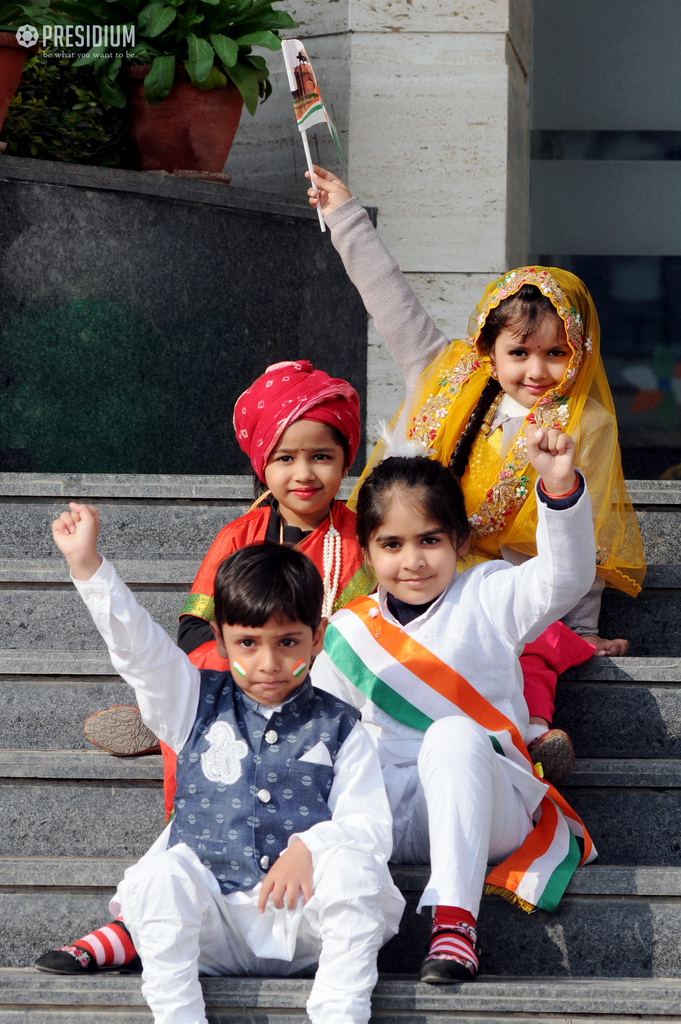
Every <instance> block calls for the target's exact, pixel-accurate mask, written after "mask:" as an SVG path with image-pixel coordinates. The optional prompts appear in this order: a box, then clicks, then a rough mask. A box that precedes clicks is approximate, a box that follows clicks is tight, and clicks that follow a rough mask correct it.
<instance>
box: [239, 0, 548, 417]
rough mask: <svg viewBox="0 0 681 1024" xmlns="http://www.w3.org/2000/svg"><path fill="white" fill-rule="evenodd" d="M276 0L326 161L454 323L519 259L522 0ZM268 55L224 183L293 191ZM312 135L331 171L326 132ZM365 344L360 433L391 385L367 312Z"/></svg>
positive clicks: (299, 185)
mask: <svg viewBox="0 0 681 1024" xmlns="http://www.w3.org/2000/svg"><path fill="white" fill-rule="evenodd" d="M288 9H289V10H290V11H291V13H292V14H293V16H294V17H295V18H296V20H297V21H298V22H299V23H300V27H299V28H298V29H297V30H296V35H298V36H299V37H300V38H301V39H303V40H304V41H305V43H306V45H307V47H308V52H309V54H310V57H311V59H312V62H313V65H314V67H315V71H316V72H317V76H318V79H319V83H320V87H321V89H322V92H323V94H324V98H325V102H326V103H327V106H328V107H329V109H330V110H331V111H332V114H333V116H334V119H335V121H336V124H337V126H338V128H339V132H340V136H341V142H342V145H343V166H342V167H341V168H340V171H341V174H342V175H344V176H345V177H346V180H347V181H348V183H349V185H350V187H351V188H352V190H353V192H354V193H355V195H356V196H357V197H358V198H359V199H360V201H361V202H362V203H364V204H365V205H369V206H377V207H378V210H379V218H378V226H379V231H380V233H381V236H382V237H383V239H384V241H385V243H386V245H387V246H388V248H389V249H390V251H391V252H392V254H393V255H394V256H395V258H396V259H397V260H398V262H399V264H400V266H401V267H402V269H403V271H404V272H405V273H406V274H407V277H408V278H409V280H410V282H411V284H412V285H413V287H414V289H415V290H416V292H417V294H418V295H419V297H420V298H421V300H422V301H423V303H424V305H425V307H426V309H427V310H428V311H429V312H430V313H431V315H432V316H433V317H434V319H435V320H436V322H437V323H438V325H439V326H441V327H442V329H443V330H444V331H445V332H446V333H447V334H448V335H450V336H451V337H461V336H465V334H466V331H467V322H468V316H469V314H470V312H471V310H472V308H473V306H474V305H475V303H476V302H477V301H478V299H479V298H480V296H481V295H482V292H483V290H484V287H485V284H486V283H487V281H488V280H490V278H492V277H494V276H495V275H496V274H498V273H499V272H501V271H502V270H504V269H506V268H508V267H510V266H517V265H521V264H522V263H523V262H524V260H525V258H526V256H525V254H526V249H527V183H528V167H529V121H528V118H529V113H528V109H529V104H528V100H529V97H528V69H529V55H530V35H531V31H530V26H531V17H530V0H374V2H370V0H293V3H292V4H290V5H289V7H288ZM271 65H272V67H273V68H275V69H278V70H274V71H273V75H272V78H273V85H274V87H275V92H276V95H275V96H273V97H272V98H271V99H270V100H268V101H267V103H266V104H265V105H264V106H263V107H262V108H261V109H259V110H258V112H257V114H256V116H255V118H253V120H252V122H250V123H249V122H248V121H244V122H243V123H242V126H241V128H240V129H239V132H238V133H237V139H236V142H235V146H234V149H233V151H232V154H231V156H230V159H229V161H228V165H227V169H228V170H229V171H230V172H231V173H232V174H233V176H234V183H235V184H238V185H244V186H247V187H257V188H267V189H272V190H275V191H283V192H288V193H289V194H291V193H299V194H304V191H305V182H304V179H303V177H302V175H303V171H304V169H305V168H304V158H303V154H302V147H301V144H300V140H299V139H298V138H297V129H296V127H295V122H294V120H293V113H292V105H291V99H290V95H289V93H288V87H287V84H286V80H285V75H284V72H283V66H282V65H281V58H280V57H279V56H278V55H275V57H274V58H273V59H272V60H271ZM244 118H245V119H247V118H248V114H245V115H244ZM249 121H250V119H249ZM318 138H319V144H320V156H321V157H322V159H323V160H328V161H330V162H331V166H332V168H333V169H334V170H337V169H339V168H338V164H337V160H335V157H334V150H333V147H332V145H331V144H330V140H327V139H325V138H323V137H322V136H321V134H320V135H319V136H318ZM313 151H314V146H313ZM368 344H369V348H368V377H369V379H368V391H369V398H368V403H369V405H368V409H367V428H368V433H369V435H370V436H371V428H372V424H373V423H374V422H375V421H376V420H377V419H379V418H381V417H386V416H389V415H390V414H392V413H393V412H394V411H395V409H396V408H397V406H398V404H399V402H400V400H401V397H402V395H403V392H404V389H403V386H402V381H401V377H400V375H399V374H398V373H397V371H396V369H395V367H394V366H393V364H392V361H391V359H390V357H389V356H388V354H387V352H386V350H385V348H384V346H383V344H382V342H381V340H380V338H378V336H377V335H376V334H375V332H374V331H373V330H372V327H371V324H370V327H369V340H368Z"/></svg>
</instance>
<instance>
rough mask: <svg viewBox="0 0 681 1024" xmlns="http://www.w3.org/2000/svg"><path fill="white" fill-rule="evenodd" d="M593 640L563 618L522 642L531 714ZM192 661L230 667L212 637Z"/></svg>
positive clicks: (549, 704)
mask: <svg viewBox="0 0 681 1024" xmlns="http://www.w3.org/2000/svg"><path fill="white" fill-rule="evenodd" d="M594 650H595V647H594V646H593V644H590V643H587V641H586V640H582V638H581V636H577V634H576V633H573V632H572V630H571V629H568V627H567V626H565V625H563V623H562V622H554V623H553V625H552V626H549V628H548V629H545V630H544V632H543V633H542V635H541V636H540V637H539V639H538V640H534V641H533V642H532V643H531V644H526V645H525V650H524V651H523V653H522V654H521V656H520V667H521V668H522V670H523V679H524V682H525V700H526V701H527V707H528V709H529V712H530V718H532V717H536V718H545V719H546V721H547V722H549V723H550V722H551V719H552V718H553V701H554V697H555V695H556V681H557V679H558V676H559V675H560V673H561V672H565V671H566V669H568V668H572V666H573V665H581V664H582V662H583V661H587V660H588V659H589V658H590V657H591V655H592V654H593V652H594ZM189 660H190V661H191V663H192V665H196V667H197V668H214V669H217V670H218V671H220V672H226V671H228V669H229V662H228V661H226V660H225V659H224V658H221V657H220V655H219V654H218V651H217V647H216V646H215V641H214V640H210V641H208V642H207V643H205V644H202V645H201V646H200V647H197V648H196V650H195V651H192V653H191V654H190V655H189ZM161 751H162V752H163V793H164V798H165V810H166V816H167V815H169V814H170V812H171V811H172V809H173V800H174V799H175V788H176V786H175V762H176V760H177V758H176V755H175V752H174V751H173V750H171V749H170V747H167V746H166V744H165V743H161Z"/></svg>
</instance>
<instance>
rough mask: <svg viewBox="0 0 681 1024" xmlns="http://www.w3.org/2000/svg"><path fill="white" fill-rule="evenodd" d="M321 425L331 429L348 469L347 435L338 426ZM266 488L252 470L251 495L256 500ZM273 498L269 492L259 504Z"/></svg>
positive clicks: (268, 502)
mask: <svg viewBox="0 0 681 1024" xmlns="http://www.w3.org/2000/svg"><path fill="white" fill-rule="evenodd" d="M294 422H295V423H297V422H298V420H295V421H294ZM316 422H318V421H317V420H315V423H316ZM319 422H321V421H319ZM289 426H291V424H289ZM322 426H324V427H328V429H329V430H330V431H331V434H332V436H333V439H334V441H335V442H336V444H338V445H340V447H341V448H342V449H343V469H350V462H349V460H350V446H349V444H348V439H347V437H346V436H345V434H343V433H341V431H340V430H339V429H338V427H332V426H331V424H330V423H324V424H322ZM275 447H276V446H275ZM272 450H273V451H274V449H272ZM266 490H267V484H266V483H264V482H263V481H262V480H261V479H260V477H259V476H258V474H257V473H256V472H255V470H254V471H253V497H254V498H255V499H256V500H257V499H258V498H259V497H260V495H261V494H264V493H265V491H266ZM275 500H276V499H275V498H273V497H272V495H271V494H268V496H267V497H266V498H265V499H264V500H263V501H262V502H261V504H262V505H272V504H274V502H275Z"/></svg>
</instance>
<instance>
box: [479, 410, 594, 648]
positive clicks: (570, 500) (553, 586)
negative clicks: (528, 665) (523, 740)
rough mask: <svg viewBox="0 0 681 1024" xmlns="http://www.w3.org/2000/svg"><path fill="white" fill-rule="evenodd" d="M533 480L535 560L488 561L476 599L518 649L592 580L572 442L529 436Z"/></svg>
mask: <svg viewBox="0 0 681 1024" xmlns="http://www.w3.org/2000/svg"><path fill="white" fill-rule="evenodd" d="M527 454H528V456H529V460H530V462H531V464H532V465H533V467H534V468H535V469H536V470H537V473H538V474H539V475H540V479H539V480H538V481H537V557H536V558H530V559H529V560H528V561H526V562H523V564H522V565H516V566H514V567H512V568H505V569H501V568H500V567H498V565H497V564H495V563H490V568H491V569H497V570H498V571H491V572H489V574H488V575H487V577H486V578H485V579H484V580H483V582H482V585H481V588H480V599H481V601H482V603H483V606H484V610H485V611H486V613H487V615H488V617H489V618H490V620H491V621H492V622H493V623H494V626H495V628H496V629H497V630H498V631H499V632H500V633H501V634H503V635H504V636H505V637H506V639H507V640H508V641H509V642H510V644H511V645H513V646H515V647H517V648H520V647H522V645H523V644H525V643H526V642H527V641H530V640H535V639H536V638H537V637H538V636H540V634H541V633H542V632H543V631H544V630H545V629H546V628H547V626H550V625H551V623H552V622H555V621H556V620H557V619H560V618H561V617H562V616H563V615H564V614H565V613H566V612H567V611H569V610H570V609H571V608H573V607H574V606H575V604H576V603H577V601H579V600H580V598H582V597H583V596H584V594H586V592H587V591H588V590H589V588H590V587H591V585H592V583H593V581H594V576H595V564H596V544H595V539H594V530H593V520H592V517H591V502H590V501H589V495H588V492H587V489H586V483H585V481H584V478H583V477H581V476H580V475H578V474H576V473H575V470H574V443H573V441H572V438H571V437H569V435H567V434H563V433H561V432H560V431H557V430H539V431H536V433H535V434H533V435H532V436H530V437H528V438H527Z"/></svg>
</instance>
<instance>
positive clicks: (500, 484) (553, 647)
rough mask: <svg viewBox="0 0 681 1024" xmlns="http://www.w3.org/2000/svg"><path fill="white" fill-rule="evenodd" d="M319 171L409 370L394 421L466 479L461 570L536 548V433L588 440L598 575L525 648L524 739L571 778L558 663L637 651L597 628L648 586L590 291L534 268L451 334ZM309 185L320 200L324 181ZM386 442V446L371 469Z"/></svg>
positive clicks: (556, 773) (374, 304) (380, 321)
mask: <svg viewBox="0 0 681 1024" xmlns="http://www.w3.org/2000/svg"><path fill="white" fill-rule="evenodd" d="M315 181H316V184H317V186H318V188H320V190H321V195H320V199H319V201H320V202H321V203H322V211H323V213H324V216H325V219H326V223H327V225H328V226H329V227H330V229H331V238H332V241H333V244H334V246H335V247H336V249H337V250H338V252H339V253H340V255H341V257H342V259H343V262H344V264H345V268H346V270H347V272H348V274H349V276H350V278H351V279H352V281H353V283H354V284H355V285H356V287H357V288H358V290H359V292H360V294H361V295H362V299H363V301H364V304H365V306H366V307H367V310H368V312H369V313H370V315H371V316H373V317H374V321H375V326H376V329H377V330H378V332H379V334H380V335H381V337H382V338H383V339H384V340H385V342H386V344H387V346H388V348H389V350H390V352H391V354H392V356H393V358H394V359H395V361H396V362H397V364H398V366H399V368H400V370H401V371H402V374H403V376H404V378H405V382H406V385H407V400H406V402H405V403H404V405H403V406H402V408H401V409H400V411H399V412H398V414H397V416H396V417H395V420H394V421H393V424H392V426H393V428H394V430H395V433H396V434H397V435H401V436H402V437H403V438H407V439H408V440H409V441H411V442H418V443H421V444H423V445H425V446H426V447H427V448H428V449H429V450H430V451H431V452H433V453H435V455H436V457H437V458H438V460H440V461H441V462H443V463H444V464H445V465H451V466H452V468H453V470H454V471H455V473H456V474H457V475H458V476H460V478H461V483H462V487H463V491H464V497H465V501H466V509H467V512H468V516H469V520H470V523H471V526H472V527H473V530H474V534H475V541H474V546H473V550H472V554H471V556H470V557H469V559H468V560H467V561H466V562H465V563H463V564H462V568H463V567H465V566H467V565H471V564H475V563H476V562H479V561H484V560H488V559H496V558H505V559H506V560H507V561H510V562H512V563H513V564H517V563H518V562H520V561H523V560H524V559H526V558H529V557H532V556H533V555H535V554H536V550H537V548H536V541H535V532H536V528H537V505H536V500H535V496H534V489H533V483H534V481H535V479H536V474H535V473H534V471H533V470H532V467H531V466H530V465H529V464H528V460H527V453H526V436H525V435H526V432H527V430H528V429H530V428H532V427H533V426H542V427H543V426H549V427H557V428H558V429H560V430H563V431H565V432H566V433H569V434H570V435H571V436H573V437H574V439H575V445H576V462H577V465H578V466H579V467H580V469H582V470H583V471H584V474H585V476H586V478H587V480H588V482H589V492H590V494H591V502H592V507H593V520H594V528H595V531H596V545H597V554H596V564H595V566H594V571H595V581H594V585H593V587H592V589H591V590H590V592H589V594H587V595H586V597H585V598H584V599H583V600H582V601H580V602H579V604H578V605H577V606H576V607H575V608H574V609H572V611H571V612H570V613H569V614H567V615H565V616H564V617H563V622H562V623H557V624H555V625H554V626H552V627H551V628H550V630H548V631H547V632H546V633H545V634H544V635H543V636H542V637H540V638H539V639H538V640H537V641H536V643H534V644H532V645H528V649H527V650H526V652H525V655H524V656H523V658H522V659H521V663H522V665H523V672H524V676H525V697H526V699H527V702H528V706H529V709H530V715H531V718H530V727H529V730H528V733H527V735H526V736H525V741H526V742H527V743H528V745H529V746H530V751H531V754H532V756H533V759H534V760H535V761H537V760H541V762H542V764H543V766H544V770H545V772H547V776H549V775H550V778H551V781H552V782H554V783H556V784H559V783H560V781H562V779H563V778H564V777H565V775H567V774H568V772H569V771H570V770H571V768H572V766H573V765H574V754H573V752H572V748H571V745H570V742H569V739H568V737H567V736H566V734H565V733H563V732H562V731H560V730H550V731H547V730H548V724H549V723H550V721H551V718H552V715H553V697H554V693H555V685H556V677H557V673H560V672H563V671H565V669H567V668H568V667H570V666H571V665H575V664H579V663H580V662H582V661H585V660H586V659H587V658H588V657H590V656H591V655H592V654H593V653H594V649H595V653H597V654H599V655H604V654H608V655H611V656H618V655H622V654H625V653H626V650H627V648H628V646H629V645H628V642H627V641H626V640H623V639H616V640H606V639H605V638H603V637H600V636H599V635H598V615H599V611H600V601H601V594H602V590H603V587H604V586H605V585H607V586H610V587H615V588H617V589H619V590H622V591H624V592H625V593H627V594H630V595H632V596H635V595H636V594H637V593H638V592H639V590H640V589H641V583H642V582H643V577H644V575H645V560H644V556H643V546H642V544H641V538H640V534H639V530H638V526H637V523H636V518H635V515H634V511H633V508H632V506H631V501H630V499H629V495H628V494H627V489H626V485H625V483H624V479H623V476H622V468H621V461H620V452H619V446H618V443H617V423H616V419H615V410H614V405H613V401H612V396H611V394H610V388H609V386H608V382H607V379H606V376H605V371H604V368H603V363H602V361H601V358H600V351H599V341H600V331H599V325H598V317H597V315H596V310H595V308H594V305H593V302H592V300H591V296H590V295H589V293H588V291H587V289H586V288H585V286H584V284H583V283H582V282H581V281H580V280H579V279H578V278H576V277H575V276H574V275H573V274H570V273H568V272H567V271H563V270H558V269H555V268H546V267H522V268H520V269H517V270H513V271H511V272H510V273H508V274H505V275H504V276H503V277H501V278H499V279H497V280H495V281H493V282H492V283H491V284H490V285H488V287H487V288H486V290H485V294H484V295H483V297H482V299H481V301H480V303H479V304H478V306H477V307H476V309H475V311H474V313H473V316H472V318H471V321H470V324H469V331H470V336H469V337H468V338H465V339H463V340H461V341H453V342H450V341H449V340H448V339H447V338H446V336H445V335H444V334H443V333H442V331H440V330H439V329H438V328H437V326H436V325H435V323H434V322H433V321H432V319H431V318H430V317H429V316H428V314H427V313H426V311H425V310H424V309H423V307H422V306H421V304H420V303H419V301H418V299H417V298H416V296H415V294H414V292H413V291H412V289H411V287H410V285H409V284H408V282H407V281H406V280H405V278H404V277H403V275H402V273H401V272H400V269H399V267H398V265H397V263H396V262H395V261H394V260H393V259H392V257H391V256H390V254H389V253H388V252H387V250H386V249H385V247H384V246H383V243H382V242H381V240H380V238H379V236H378V235H377V233H376V232H375V230H374V228H373V227H372V225H371V223H370V221H369V219H368V217H367V215H366V213H365V212H364V211H363V210H362V208H361V206H360V205H359V204H358V203H357V202H356V200H354V199H352V197H351V193H350V192H349V191H348V189H347V188H346V187H345V185H344V184H343V182H341V181H340V180H339V179H337V178H334V176H333V175H331V174H329V172H328V171H325V170H323V169H322V168H316V177H315ZM309 195H310V202H311V204H312V205H316V203H317V199H316V197H315V196H314V195H313V193H312V190H310V193H309ZM382 454H383V445H382V444H379V445H378V446H377V448H376V451H375V452H374V454H373V456H372V458H371V460H370V462H369V465H368V467H367V470H369V469H370V468H371V466H373V465H375V464H376V462H377V461H379V460H380V459H381V457H382ZM351 501H352V499H351ZM565 570H566V572H569V566H568V565H566V567H565ZM566 627H570V628H569V629H568V628H566Z"/></svg>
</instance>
